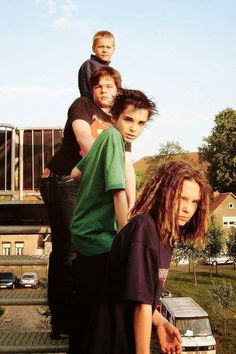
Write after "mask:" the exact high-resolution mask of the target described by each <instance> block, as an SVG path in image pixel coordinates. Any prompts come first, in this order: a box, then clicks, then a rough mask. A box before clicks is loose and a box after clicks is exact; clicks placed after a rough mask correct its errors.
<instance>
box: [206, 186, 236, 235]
mask: <svg viewBox="0 0 236 354" xmlns="http://www.w3.org/2000/svg"><path fill="white" fill-rule="evenodd" d="M210 213H211V214H212V215H214V216H215V217H216V219H217V221H218V224H219V225H220V226H222V227H223V228H224V229H225V231H227V229H229V228H230V227H236V196H235V195H234V194H233V193H230V192H228V193H219V192H215V193H214V198H213V201H212V203H211V205H210Z"/></svg>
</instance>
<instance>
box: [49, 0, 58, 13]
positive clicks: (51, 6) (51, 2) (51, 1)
mask: <svg viewBox="0 0 236 354" xmlns="http://www.w3.org/2000/svg"><path fill="white" fill-rule="evenodd" d="M47 9H48V13H49V14H50V15H52V14H55V13H56V11H57V4H56V2H55V1H54V0H48V2H47Z"/></svg>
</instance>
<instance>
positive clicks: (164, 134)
mask: <svg viewBox="0 0 236 354" xmlns="http://www.w3.org/2000/svg"><path fill="white" fill-rule="evenodd" d="M0 19H1V20H0V43H1V45H0V48H1V54H0V122H1V123H9V124H13V125H14V126H16V127H58V126H61V127H64V125H65V122H66V119H67V110H68V108H69V106H70V105H71V103H72V102H73V101H74V100H75V99H76V98H77V97H78V96H79V90H78V82H77V74H78V69H79V67H80V65H81V64H82V63H83V62H84V61H85V60H87V59H88V58H89V56H90V54H91V53H92V51H91V45H92V37H93V34H94V33H95V32H97V31H99V30H109V31H111V32H112V33H113V34H114V35H115V37H116V51H115V54H114V55H113V57H112V62H111V65H112V66H113V67H114V68H116V69H117V70H119V72H120V73H121V75H122V81H123V87H125V88H132V89H139V90H142V91H143V92H145V93H146V94H147V95H148V96H149V97H150V98H152V99H153V100H154V101H155V102H156V104H157V107H158V111H159V114H158V116H156V117H154V119H153V120H152V122H150V123H149V124H148V126H147V127H146V128H145V131H144V132H143V134H142V136H141V137H140V138H139V139H138V140H137V141H136V142H135V143H134V144H133V147H132V150H133V159H134V161H136V160H138V159H140V158H142V157H144V156H148V155H154V154H157V153H158V150H159V148H160V146H161V144H165V143H166V142H167V141H178V142H179V143H180V145H181V146H182V148H183V149H185V150H188V151H197V149H198V147H199V146H201V145H202V144H203V137H206V136H208V135H209V134H211V130H212V128H213V126H214V118H215V115H216V114H218V113H219V112H220V111H222V110H224V109H226V108H227V107H232V108H233V109H236V59H235V58H236V2H235V0H224V1H223V0H151V1H148V0H146V1H140V0H136V1H134V0H129V1H127V0H119V1H114V2H110V3H109V2H108V1H104V0H100V1H91V0H87V1H82V0H0Z"/></svg>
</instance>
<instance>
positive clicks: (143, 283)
mask: <svg viewBox="0 0 236 354" xmlns="http://www.w3.org/2000/svg"><path fill="white" fill-rule="evenodd" d="M156 238H157V233H156V228H155V224H154V222H153V221H151V220H150V218H148V217H146V216H145V215H139V216H137V217H135V218H134V219H132V220H131V221H130V222H129V223H128V224H127V225H126V227H125V228H123V229H122V230H121V232H120V234H118V235H117V241H116V239H115V241H114V243H115V244H114V243H113V244H114V247H113V246H112V252H113V248H114V252H117V251H116V242H117V248H118V254H120V261H121V263H122V268H123V271H122V274H123V275H122V278H123V280H122V281H121V284H123V285H122V288H123V289H122V298H123V300H125V301H136V302H141V303H145V304H150V305H152V304H153V302H154V300H155V291H156V286H157V281H158V262H159V260H158V254H159V251H158V250H159V248H158V242H157V240H156ZM119 249H120V251H119ZM114 261H115V260H114Z"/></svg>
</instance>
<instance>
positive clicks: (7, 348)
mask: <svg viewBox="0 0 236 354" xmlns="http://www.w3.org/2000/svg"><path fill="white" fill-rule="evenodd" d="M49 333H50V332H26V333H17V332H1V333H0V353H5V354H6V353H17V354H20V353H44V354H46V353H66V352H67V350H68V346H69V340H68V338H63V339H60V340H52V339H50V337H49Z"/></svg>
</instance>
